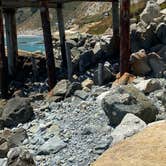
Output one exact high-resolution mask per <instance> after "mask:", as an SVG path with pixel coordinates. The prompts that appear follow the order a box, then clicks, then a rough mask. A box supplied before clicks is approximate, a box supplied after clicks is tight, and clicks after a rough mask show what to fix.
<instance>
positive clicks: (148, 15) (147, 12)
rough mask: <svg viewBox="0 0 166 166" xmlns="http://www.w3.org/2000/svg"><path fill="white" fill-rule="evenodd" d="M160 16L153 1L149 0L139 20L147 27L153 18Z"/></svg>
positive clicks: (157, 7) (157, 6)
mask: <svg viewBox="0 0 166 166" xmlns="http://www.w3.org/2000/svg"><path fill="white" fill-rule="evenodd" d="M159 16H160V7H159V5H158V4H157V3H156V1H155V0H149V1H148V2H147V4H146V7H145V9H144V11H143V12H142V13H141V14H140V20H141V21H142V22H143V24H145V25H148V24H149V23H150V22H152V21H153V19H154V18H157V17H159Z"/></svg>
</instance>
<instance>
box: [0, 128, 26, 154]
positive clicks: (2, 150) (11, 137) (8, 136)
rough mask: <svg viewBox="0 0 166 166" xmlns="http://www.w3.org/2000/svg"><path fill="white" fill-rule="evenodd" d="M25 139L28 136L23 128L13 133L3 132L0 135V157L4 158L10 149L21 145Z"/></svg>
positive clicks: (9, 131)
mask: <svg viewBox="0 0 166 166" xmlns="http://www.w3.org/2000/svg"><path fill="white" fill-rule="evenodd" d="M26 138H28V136H27V133H26V130H25V129H23V128H20V129H17V130H15V131H13V132H12V131H11V130H4V131H3V132H2V133H1V134H0V157H6V155H7V153H8V151H9V149H10V148H13V147H16V146H20V145H22V143H23V141H24V140H25V139H26Z"/></svg>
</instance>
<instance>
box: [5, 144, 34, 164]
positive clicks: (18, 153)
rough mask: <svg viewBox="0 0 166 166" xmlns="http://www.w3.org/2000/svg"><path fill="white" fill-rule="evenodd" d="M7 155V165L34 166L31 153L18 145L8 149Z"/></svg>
mask: <svg viewBox="0 0 166 166" xmlns="http://www.w3.org/2000/svg"><path fill="white" fill-rule="evenodd" d="M7 157H8V159H7V165H8V166H36V164H35V161H34V159H33V156H32V154H30V152H29V151H28V150H26V149H23V148H20V147H15V148H12V149H10V151H9V152H8V154H7Z"/></svg>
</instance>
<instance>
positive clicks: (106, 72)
mask: <svg viewBox="0 0 166 166" xmlns="http://www.w3.org/2000/svg"><path fill="white" fill-rule="evenodd" d="M98 70H99V69H97V70H96V71H95V72H94V76H93V80H94V83H95V84H96V85H98ZM102 77H103V78H102V79H103V83H108V82H110V81H112V80H114V79H115V76H114V75H113V73H112V72H111V70H110V69H109V68H108V67H106V66H103V72H102Z"/></svg>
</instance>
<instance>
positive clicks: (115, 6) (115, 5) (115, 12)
mask: <svg viewBox="0 0 166 166" xmlns="http://www.w3.org/2000/svg"><path fill="white" fill-rule="evenodd" d="M119 19H120V16H119V0H116V1H113V2H112V20H113V21H112V28H113V55H114V58H116V59H118V58H119V54H120V35H119V27H120V26H119V24H120V22H119Z"/></svg>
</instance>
